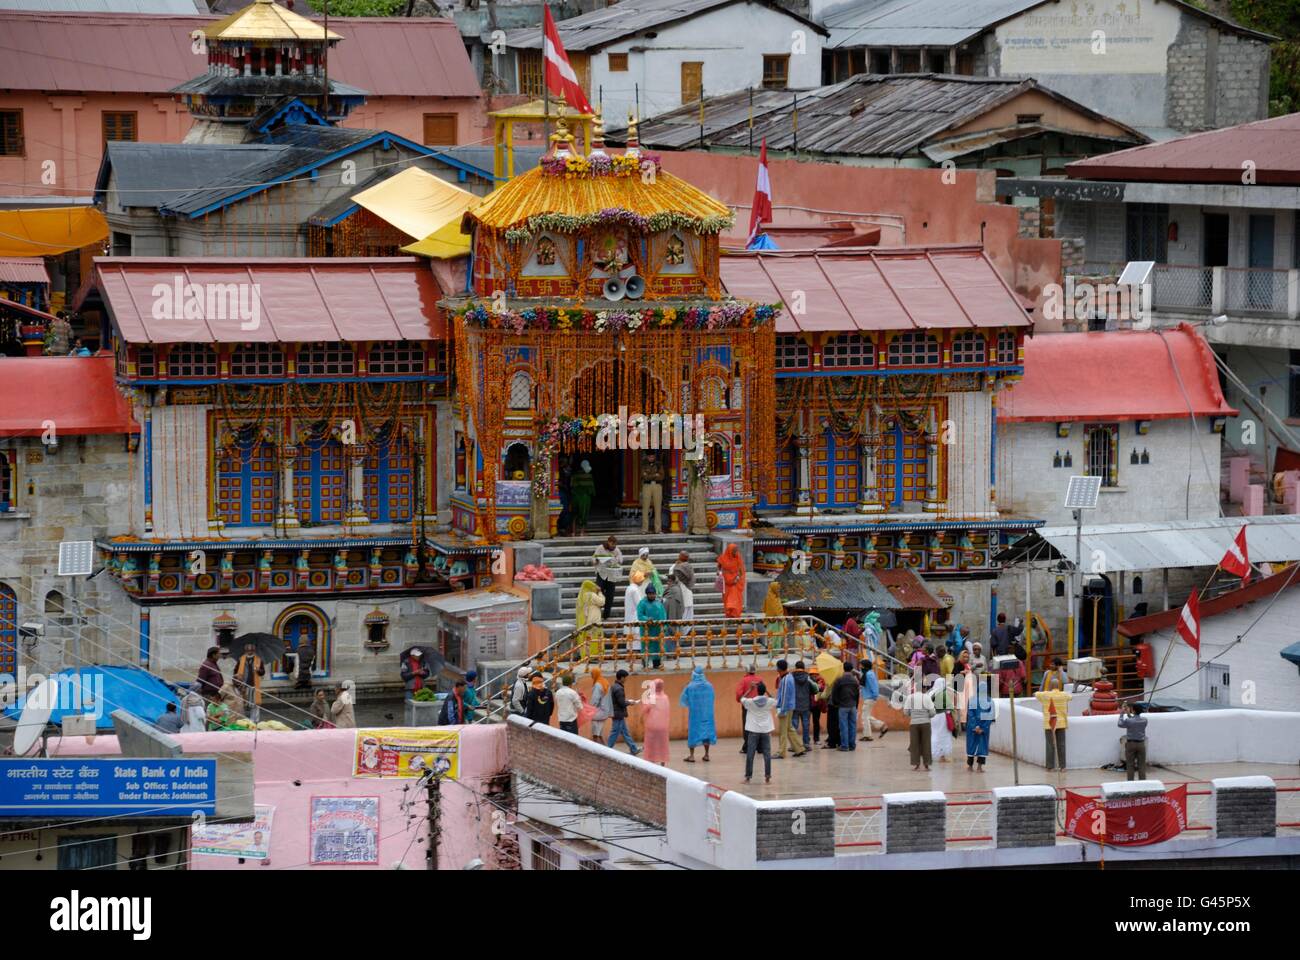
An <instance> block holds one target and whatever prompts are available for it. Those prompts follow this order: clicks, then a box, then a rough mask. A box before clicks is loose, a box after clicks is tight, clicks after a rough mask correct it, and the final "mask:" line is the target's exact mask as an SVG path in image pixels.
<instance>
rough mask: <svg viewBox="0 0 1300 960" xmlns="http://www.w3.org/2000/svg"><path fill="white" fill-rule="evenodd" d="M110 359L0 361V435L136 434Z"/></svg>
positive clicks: (27, 358)
mask: <svg viewBox="0 0 1300 960" xmlns="http://www.w3.org/2000/svg"><path fill="white" fill-rule="evenodd" d="M113 367H114V360H113V358H112V357H109V356H103V357H2V358H0V437H38V436H40V435H41V434H42V433H43V432H44V431H45V429H46V423H47V421H53V422H54V425H55V430H56V431H57V432H58V433H59V434H63V435H67V436H76V435H79V434H112V433H138V432H139V430H140V426H139V424H137V423H136V422H135V420H133V419H132V418H131V405H130V404H129V403H127V401H126V398H125V397H123V396H122V394H121V393H119V392H118V390H117V384H116V383H115V382H114V380H113V373H114V370H113Z"/></svg>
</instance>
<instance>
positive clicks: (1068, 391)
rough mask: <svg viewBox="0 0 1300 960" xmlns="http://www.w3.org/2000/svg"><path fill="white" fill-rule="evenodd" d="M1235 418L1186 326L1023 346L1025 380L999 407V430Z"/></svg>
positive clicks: (1201, 344)
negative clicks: (1090, 422) (1030, 424)
mask: <svg viewBox="0 0 1300 960" xmlns="http://www.w3.org/2000/svg"><path fill="white" fill-rule="evenodd" d="M1184 391H1185V392H1184ZM1236 413H1237V411H1236V410H1234V409H1233V408H1232V407H1230V406H1228V403H1227V401H1226V400H1225V399H1224V397H1223V391H1222V390H1221V389H1220V388H1219V377H1218V373H1217V372H1216V369H1215V363H1214V354H1213V353H1212V352H1211V350H1210V347H1209V344H1207V343H1206V342H1205V340H1204V339H1203V338H1202V337H1201V335H1200V334H1199V333H1197V332H1196V331H1195V330H1193V329H1192V328H1191V327H1190V326H1188V325H1187V324H1180V325H1179V326H1178V327H1176V328H1174V329H1173V330H1159V331H1156V330H1132V331H1128V330H1125V331H1110V332H1097V333H1049V334H1044V335H1042V336H1037V337H1030V338H1027V339H1026V340H1025V376H1024V379H1022V380H1021V381H1020V382H1019V383H1016V384H1013V385H1012V386H1011V387H1010V388H1009V389H1008V390H1007V392H1006V393H1004V394H1002V396H1001V398H1000V399H999V400H998V420H999V421H1001V422H1003V423H1024V422H1033V421H1040V422H1060V421H1075V420H1168V419H1179V418H1185V417H1189V416H1193V415H1194V416H1198V417H1225V416H1226V417H1231V416H1235V415H1236Z"/></svg>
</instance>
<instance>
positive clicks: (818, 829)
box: [756, 800, 835, 860]
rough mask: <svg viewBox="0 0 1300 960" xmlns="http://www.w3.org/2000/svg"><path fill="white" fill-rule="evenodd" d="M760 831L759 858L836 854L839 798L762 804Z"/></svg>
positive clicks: (799, 857)
mask: <svg viewBox="0 0 1300 960" xmlns="http://www.w3.org/2000/svg"><path fill="white" fill-rule="evenodd" d="M756 831H757V856H758V859H759V860H807V859H810V858H812V857H833V856H835V802H834V801H833V800H827V801H826V802H824V803H817V802H816V801H813V800H808V801H800V802H799V803H797V804H790V805H781V804H776V805H768V804H764V805H760V806H759V807H758V822H757V824H756Z"/></svg>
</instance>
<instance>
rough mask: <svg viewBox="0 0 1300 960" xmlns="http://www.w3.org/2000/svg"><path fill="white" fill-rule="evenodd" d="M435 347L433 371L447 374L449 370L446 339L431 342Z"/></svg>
mask: <svg viewBox="0 0 1300 960" xmlns="http://www.w3.org/2000/svg"><path fill="white" fill-rule="evenodd" d="M430 346H432V347H433V372H434V373H442V374H445V373H446V372H447V343H446V341H444V340H439V341H436V342H435V343H433V344H430Z"/></svg>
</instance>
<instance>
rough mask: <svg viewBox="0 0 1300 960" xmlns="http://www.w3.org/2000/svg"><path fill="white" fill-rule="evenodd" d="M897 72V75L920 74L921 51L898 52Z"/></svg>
mask: <svg viewBox="0 0 1300 960" xmlns="http://www.w3.org/2000/svg"><path fill="white" fill-rule="evenodd" d="M898 72H899V73H920V72H921V51H920V50H899V51H898Z"/></svg>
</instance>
